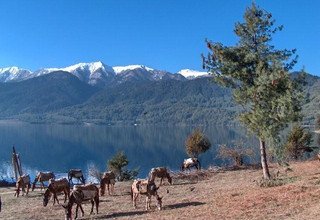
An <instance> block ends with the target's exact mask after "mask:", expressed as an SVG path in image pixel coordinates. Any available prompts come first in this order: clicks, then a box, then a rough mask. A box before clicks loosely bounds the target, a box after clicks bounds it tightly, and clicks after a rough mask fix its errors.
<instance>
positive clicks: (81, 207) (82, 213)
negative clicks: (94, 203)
mask: <svg viewBox="0 0 320 220" xmlns="http://www.w3.org/2000/svg"><path fill="white" fill-rule="evenodd" d="M79 206H80V210H81V212H82V217H83V216H84V211H83V208H82V205H81V203H80V205H79Z"/></svg>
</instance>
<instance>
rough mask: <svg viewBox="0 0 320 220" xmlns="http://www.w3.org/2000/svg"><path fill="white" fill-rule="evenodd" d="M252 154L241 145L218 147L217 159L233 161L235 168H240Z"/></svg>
mask: <svg viewBox="0 0 320 220" xmlns="http://www.w3.org/2000/svg"><path fill="white" fill-rule="evenodd" d="M253 154H254V152H253V150H252V149H251V148H245V147H243V145H242V144H236V145H234V146H231V147H230V146H227V145H225V144H224V145H220V147H219V151H218V157H219V158H221V159H227V160H231V161H233V164H234V165H235V166H242V165H243V164H244V160H245V158H246V157H251V156H253Z"/></svg>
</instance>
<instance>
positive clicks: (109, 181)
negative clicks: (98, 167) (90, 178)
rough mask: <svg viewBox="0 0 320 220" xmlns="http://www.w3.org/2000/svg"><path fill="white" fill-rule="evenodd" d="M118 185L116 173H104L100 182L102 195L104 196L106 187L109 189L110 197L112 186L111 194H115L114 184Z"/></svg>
mask: <svg viewBox="0 0 320 220" xmlns="http://www.w3.org/2000/svg"><path fill="white" fill-rule="evenodd" d="M115 183H116V175H115V174H114V172H112V171H109V172H104V173H103V175H102V178H101V181H100V195H101V196H104V193H105V190H106V185H107V187H108V194H109V195H110V188H109V186H110V185H111V192H112V194H113V193H114V184H115Z"/></svg>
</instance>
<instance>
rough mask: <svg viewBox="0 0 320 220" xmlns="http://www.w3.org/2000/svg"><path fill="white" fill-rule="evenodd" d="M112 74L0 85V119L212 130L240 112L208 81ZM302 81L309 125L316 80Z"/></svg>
mask: <svg viewBox="0 0 320 220" xmlns="http://www.w3.org/2000/svg"><path fill="white" fill-rule="evenodd" d="M130 67H131V66H130ZM76 69H77V70H78V68H76ZM98 69H99V68H98ZM116 70H117V71H118V72H117V73H116V74H117V75H115V76H114V78H113V79H112V80H111V81H109V82H108V83H107V84H106V85H105V86H101V84H99V85H96V86H91V85H90V83H87V82H85V81H83V80H81V79H80V78H79V77H77V76H76V75H75V74H71V73H67V72H63V71H58V72H52V73H50V74H48V73H47V74H44V75H41V76H38V77H34V78H30V79H27V80H23V81H20V82H7V83H0V119H18V120H23V121H27V122H33V123H84V122H87V123H97V124H126V125H128V124H129V125H132V124H166V125H168V124H175V125H177V124H179V125H186V124H188V125H192V124H193V125H213V124H234V123H235V120H234V119H235V117H236V114H237V112H239V111H240V110H241V108H240V106H237V105H236V104H235V103H233V101H232V95H231V91H230V90H229V89H226V88H222V87H220V86H218V85H217V84H216V83H214V81H213V80H212V79H211V78H209V77H199V78H195V79H191V80H190V79H189V80H187V79H185V78H183V76H182V75H176V76H175V77H171V75H172V74H170V73H166V72H161V71H157V70H153V69H148V68H147V67H144V66H138V67H136V66H134V68H132V67H131V69H130V68H129V67H117V69H116ZM77 73H80V72H79V71H78V72H77ZM91 76H92V77H93V76H96V75H94V74H93V75H91ZM169 76H170V77H169ZM292 76H293V77H295V76H296V73H293V74H292ZM91 79H92V80H93V78H91ZM306 81H307V85H306V86H305V91H306V100H305V103H304V106H303V113H304V116H305V117H304V122H305V123H306V124H313V123H314V121H315V118H316V116H317V114H318V112H319V107H320V106H319V103H320V79H319V77H316V76H312V75H307V79H306Z"/></svg>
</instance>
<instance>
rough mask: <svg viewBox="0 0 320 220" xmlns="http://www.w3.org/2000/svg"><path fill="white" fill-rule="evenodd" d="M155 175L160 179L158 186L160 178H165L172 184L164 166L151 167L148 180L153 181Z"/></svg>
mask: <svg viewBox="0 0 320 220" xmlns="http://www.w3.org/2000/svg"><path fill="white" fill-rule="evenodd" d="M156 177H158V178H161V179H160V186H161V184H162V180H163V179H164V178H167V180H168V182H169V183H170V184H172V178H171V176H170V174H169V172H168V170H167V168H165V167H156V168H152V169H151V170H150V172H149V176H148V180H149V181H151V182H154V181H155V179H156Z"/></svg>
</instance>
